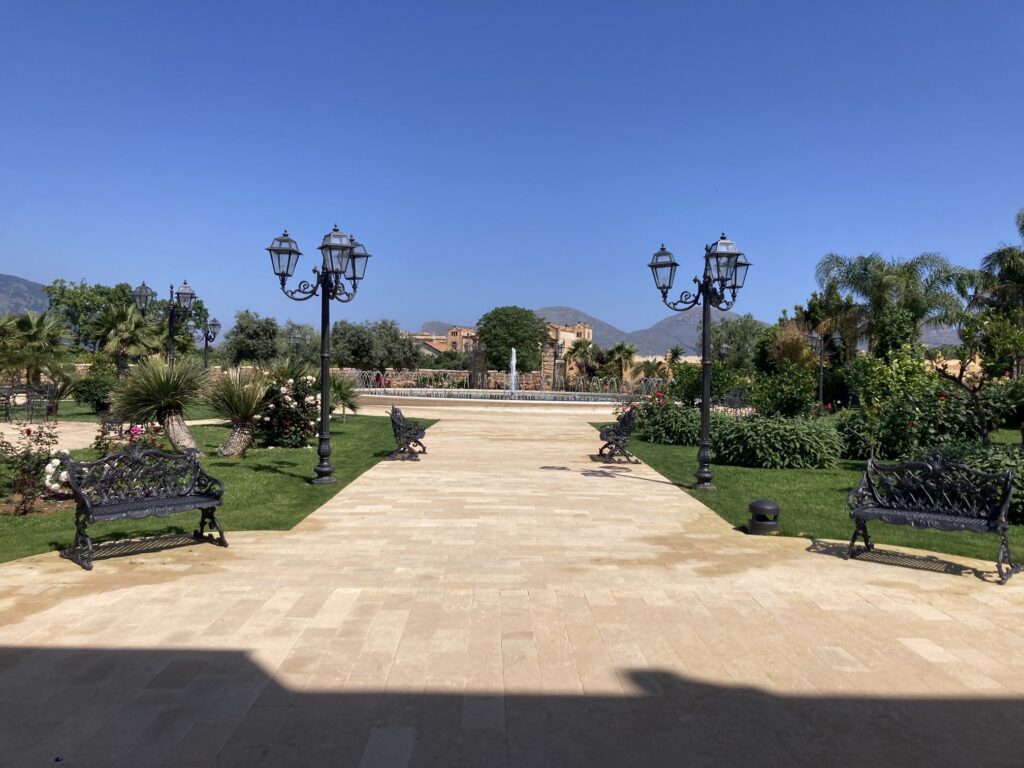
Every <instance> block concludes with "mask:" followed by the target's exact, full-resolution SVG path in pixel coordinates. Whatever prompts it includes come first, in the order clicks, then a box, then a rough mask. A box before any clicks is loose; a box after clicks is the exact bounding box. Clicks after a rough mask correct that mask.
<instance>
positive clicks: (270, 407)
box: [267, 403, 277, 411]
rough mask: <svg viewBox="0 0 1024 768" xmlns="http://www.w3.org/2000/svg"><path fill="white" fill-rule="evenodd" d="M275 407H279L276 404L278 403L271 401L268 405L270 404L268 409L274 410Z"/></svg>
mask: <svg viewBox="0 0 1024 768" xmlns="http://www.w3.org/2000/svg"><path fill="white" fill-rule="evenodd" d="M275 408H277V406H276V405H274V404H273V403H271V404H270V405H268V406H267V410H268V411H272V410H274V409H275Z"/></svg>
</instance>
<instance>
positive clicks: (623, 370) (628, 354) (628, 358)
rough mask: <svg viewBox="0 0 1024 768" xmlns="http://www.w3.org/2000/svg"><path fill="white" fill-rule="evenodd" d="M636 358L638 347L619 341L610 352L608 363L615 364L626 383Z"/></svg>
mask: <svg viewBox="0 0 1024 768" xmlns="http://www.w3.org/2000/svg"><path fill="white" fill-rule="evenodd" d="M635 356H636V347H635V346H633V345H632V344H627V343H626V342H624V341H617V342H615V343H614V344H612V348H611V349H609V350H608V362H609V363H614V364H615V365H617V366H618V368H619V373H620V378H621V379H622V380H623V381H625V379H626V376H627V374H628V373H629V369H630V367H631V366H632V365H633V358H634V357H635Z"/></svg>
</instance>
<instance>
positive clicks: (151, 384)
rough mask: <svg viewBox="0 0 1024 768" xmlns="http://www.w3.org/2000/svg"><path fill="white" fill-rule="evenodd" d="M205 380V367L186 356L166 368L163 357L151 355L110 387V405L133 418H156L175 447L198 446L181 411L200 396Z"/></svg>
mask: <svg viewBox="0 0 1024 768" xmlns="http://www.w3.org/2000/svg"><path fill="white" fill-rule="evenodd" d="M207 381H208V378H207V374H206V371H204V370H203V368H202V367H201V366H200V365H199V364H198V363H196V362H194V361H193V360H190V359H189V358H185V359H183V360H179V361H177V362H176V363H175V365H174V367H173V368H169V367H168V366H167V364H166V363H165V362H164V361H163V360H160V359H159V358H154V357H151V358H148V359H146V360H143V361H142V362H141V363H139V364H138V365H137V366H135V367H134V368H133V369H132V370H131V372H129V374H128V375H127V376H126V377H125V378H124V379H122V380H121V382H120V383H119V384H118V385H117V386H116V387H115V388H114V391H113V392H111V403H112V407H113V409H114V411H116V412H117V413H119V414H121V415H122V416H123V417H124V418H126V419H129V420H131V421H134V422H138V423H145V422H149V421H157V422H159V424H160V426H162V427H163V428H164V432H166V433H167V437H168V439H169V440H170V441H171V444H172V445H173V446H174V447H175V449H177V450H179V451H184V450H186V449H188V448H193V449H195V450H199V448H198V446H197V445H196V441H195V439H194V438H193V437H192V433H191V432H189V430H188V426H187V425H186V424H185V418H184V416H183V415H182V414H183V413H184V411H185V409H186V408H187V407H189V406H190V405H194V404H196V403H198V402H199V401H200V400H201V399H202V396H203V392H204V390H205V389H206V384H207Z"/></svg>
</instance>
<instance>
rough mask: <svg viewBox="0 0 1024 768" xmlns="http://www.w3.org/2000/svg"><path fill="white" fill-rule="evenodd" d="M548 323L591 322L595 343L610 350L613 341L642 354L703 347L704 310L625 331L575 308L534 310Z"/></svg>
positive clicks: (717, 315) (715, 316) (714, 314)
mask: <svg viewBox="0 0 1024 768" xmlns="http://www.w3.org/2000/svg"><path fill="white" fill-rule="evenodd" d="M534 311H535V312H536V313H537V314H538V315H540V316H541V317H543V318H544V319H545V320H547V321H548V322H549V323H556V324H558V325H572V324H573V323H577V322H584V323H589V324H590V325H591V326H593V328H594V343H595V344H596V345H597V346H599V347H603V348H605V349H607V348H608V347H610V346H611V345H612V344H615V343H617V342H620V341H624V342H626V343H627V344H632V345H634V346H635V347H636V348H637V354H640V355H664V354H665V353H666V352H667V351H668V350H669V349H671V348H672V347H675V346H680V347H683V348H684V349H685V350H686V351H687V354H692V353H693V351H694V350H696V349H698V348H699V347H700V336H699V334H698V329H699V327H700V317H701V313H700V311H699V310H696V309H694V310H691V311H689V312H678V313H674V314H672V315H670V316H669V317H666V318H665V319H664V320H659V321H658V322H657V323H655V324H654V325H652V326H651V327H650V328H643V329H641V330H639V331H631V332H629V331H623V330H622V329H621V328H616V327H615V326H614V325H611V324H610V323H606V322H604V321H603V320H601V319H599V318H596V317H594V316H593V315H588V314H587V313H586V312H583V311H581V310H578V309H574V308H572V307H542V308H541V309H537V310H534ZM711 317H712V319H713V320H714V322H716V323H717V322H718V321H719V320H720V319H721V318H723V317H735V315H733V314H732V313H731V312H719V311H718V310H715V309H713V310H712V311H711Z"/></svg>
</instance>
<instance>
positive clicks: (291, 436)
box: [256, 371, 320, 448]
mask: <svg viewBox="0 0 1024 768" xmlns="http://www.w3.org/2000/svg"><path fill="white" fill-rule="evenodd" d="M288 372H289V371H283V373H288ZM281 374H282V371H278V372H276V373H275V374H273V375H272V378H271V384H270V389H269V391H268V393H267V405H266V407H265V409H264V410H263V415H262V416H261V417H260V421H259V422H257V425H256V431H257V433H258V434H259V437H260V440H261V441H262V442H263V444H264V445H266V446H277V447H281V448H302V447H304V446H306V445H308V444H309V441H310V440H311V439H312V438H313V437H314V436H315V435H316V434H317V423H318V419H319V418H320V391H319V387H317V383H316V377H315V376H311V375H309V374H305V375H303V376H300V377H298V378H291V377H288V378H281Z"/></svg>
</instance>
